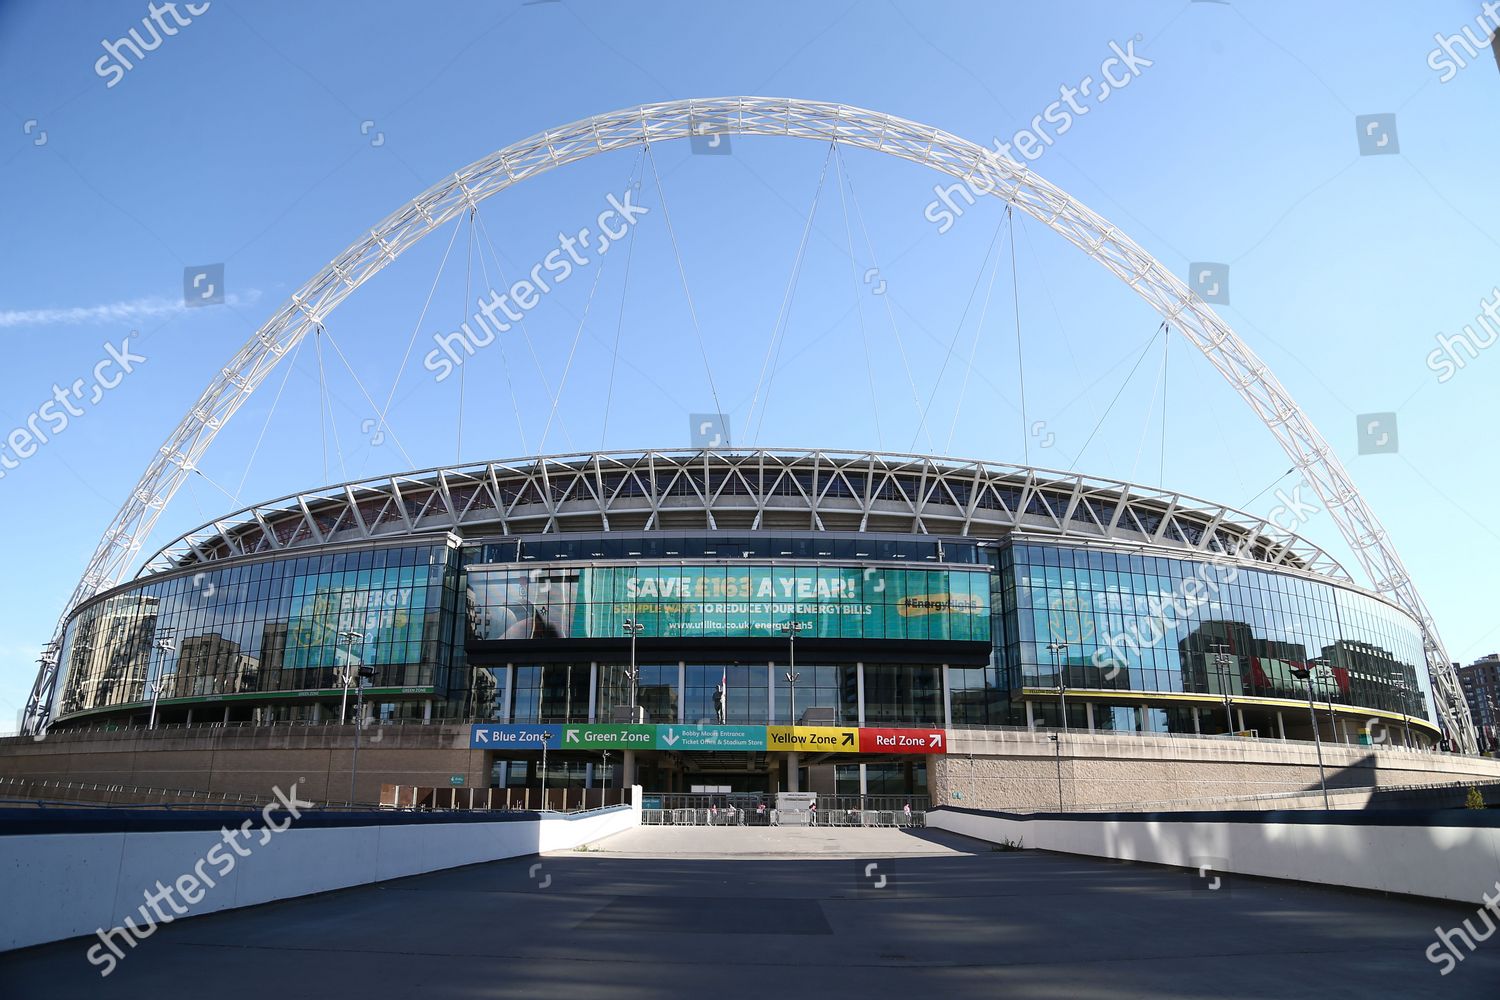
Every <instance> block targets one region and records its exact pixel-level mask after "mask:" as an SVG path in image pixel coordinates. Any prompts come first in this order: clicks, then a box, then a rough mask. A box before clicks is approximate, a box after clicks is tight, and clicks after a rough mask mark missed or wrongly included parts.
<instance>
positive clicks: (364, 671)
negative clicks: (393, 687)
mask: <svg viewBox="0 0 1500 1000" xmlns="http://www.w3.org/2000/svg"><path fill="white" fill-rule="evenodd" d="M351 669H353V668H351ZM355 674H356V676H355V689H356V692H357V693H356V695H355V702H354V758H353V760H351V761H350V763H349V801H350V802H351V803H352V802H353V801H354V779H355V778H357V777H359V737H360V733H361V732H362V731H363V730H364V728H365V684H366V683H367V682H368V681H369V680H370V678H372V677H374V676H375V668H374V667H366V666H360V667H359V668H358V670H356V671H355Z"/></svg>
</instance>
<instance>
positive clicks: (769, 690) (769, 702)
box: [766, 663, 863, 725]
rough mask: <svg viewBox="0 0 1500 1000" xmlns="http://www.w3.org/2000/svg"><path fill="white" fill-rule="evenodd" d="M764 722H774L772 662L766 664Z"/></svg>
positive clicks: (774, 690) (773, 667) (774, 695)
mask: <svg viewBox="0 0 1500 1000" xmlns="http://www.w3.org/2000/svg"><path fill="white" fill-rule="evenodd" d="M862 705H863V703H861V706H862ZM861 711H863V707H861ZM766 722H768V723H770V724H772V725H775V723H776V664H774V663H767V664H766Z"/></svg>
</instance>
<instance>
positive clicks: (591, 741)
mask: <svg viewBox="0 0 1500 1000" xmlns="http://www.w3.org/2000/svg"><path fill="white" fill-rule="evenodd" d="M562 745H563V749H564V750H570V749H585V748H592V749H595V750H615V749H618V750H651V749H654V748H655V747H656V727H655V726H631V725H624V726H609V725H603V726H563V740H562Z"/></svg>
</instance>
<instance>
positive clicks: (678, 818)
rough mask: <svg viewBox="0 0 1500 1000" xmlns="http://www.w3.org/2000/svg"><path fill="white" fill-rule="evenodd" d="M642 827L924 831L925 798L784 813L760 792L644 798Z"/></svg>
mask: <svg viewBox="0 0 1500 1000" xmlns="http://www.w3.org/2000/svg"><path fill="white" fill-rule="evenodd" d="M642 798H643V804H644V808H643V809H642V810H641V824H642V825H643V826H828V827H834V826H838V827H872V828H873V827H886V828H890V829H897V828H903V827H907V828H915V827H922V826H925V825H926V816H927V809H928V805H929V800H928V797H927V796H926V795H819V796H818V798H817V808H816V809H814V810H809V811H807V812H800V811H799V812H782V811H781V810H778V809H776V808H775V802H776V798H775V796H774V795H771V794H769V793H763V792H691V793H684V792H647V793H645V794H644V796H643V797H642Z"/></svg>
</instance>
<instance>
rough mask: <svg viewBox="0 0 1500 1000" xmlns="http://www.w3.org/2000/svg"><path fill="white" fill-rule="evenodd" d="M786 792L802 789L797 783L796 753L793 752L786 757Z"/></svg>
mask: <svg viewBox="0 0 1500 1000" xmlns="http://www.w3.org/2000/svg"><path fill="white" fill-rule="evenodd" d="M786 790H787V791H789V792H800V791H802V787H801V786H800V785H799V784H798V783H797V751H795V750H793V751H792V752H791V753H789V754H787V755H786Z"/></svg>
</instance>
